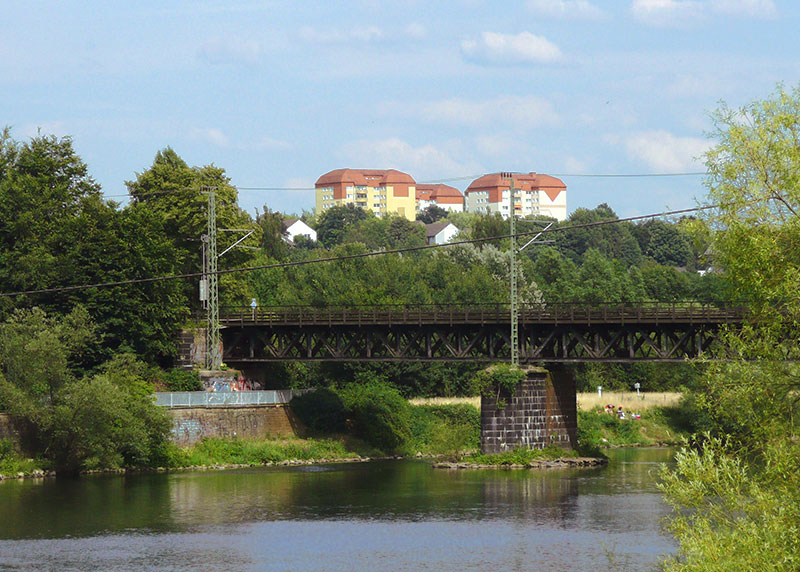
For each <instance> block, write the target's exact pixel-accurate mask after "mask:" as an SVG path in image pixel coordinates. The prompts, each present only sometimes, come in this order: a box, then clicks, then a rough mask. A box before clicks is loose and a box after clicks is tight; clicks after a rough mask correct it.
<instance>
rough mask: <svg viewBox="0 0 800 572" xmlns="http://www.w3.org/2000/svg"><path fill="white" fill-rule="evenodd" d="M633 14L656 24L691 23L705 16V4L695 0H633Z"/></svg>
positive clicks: (644, 20) (648, 22)
mask: <svg viewBox="0 0 800 572" xmlns="http://www.w3.org/2000/svg"><path fill="white" fill-rule="evenodd" d="M631 12H632V13H633V16H634V17H635V18H636V19H638V20H641V21H642V22H645V23H647V24H651V25H654V26H674V25H685V24H689V23H691V22H693V21H695V20H697V19H699V18H701V17H702V16H703V4H702V3H701V2H696V1H694V0H633V3H632V4H631Z"/></svg>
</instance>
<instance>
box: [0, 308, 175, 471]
mask: <svg viewBox="0 0 800 572" xmlns="http://www.w3.org/2000/svg"><path fill="white" fill-rule="evenodd" d="M94 335H95V334H94V327H93V325H92V323H91V322H90V321H89V319H88V316H87V314H86V312H85V311H82V310H81V309H80V308H76V309H75V310H73V311H72V312H71V313H70V314H69V315H67V316H65V317H64V318H53V317H50V316H48V315H47V314H45V313H44V312H43V311H42V310H39V309H37V308H35V309H33V310H30V311H23V310H18V311H16V312H15V313H14V315H13V316H12V317H11V318H10V319H9V320H8V321H6V322H4V323H2V324H0V410H5V411H7V412H8V413H9V414H11V416H12V419H13V420H14V422H15V424H16V425H17V428H18V429H19V430H20V433H21V437H22V446H23V448H24V449H26V450H27V451H29V452H30V453H32V454H34V455H37V456H40V457H42V458H43V459H45V460H46V461H47V464H49V465H50V466H52V467H53V468H54V469H55V470H56V471H58V472H60V473H77V472H79V471H81V470H84V469H94V468H107V467H131V466H153V465H157V464H159V463H160V462H161V460H162V459H163V458H164V454H165V451H166V447H167V436H168V434H169V430H170V428H171V424H170V421H169V418H168V417H167V414H166V412H165V411H164V410H163V409H160V408H158V407H156V406H155V404H154V403H153V402H152V399H151V397H150V395H151V394H152V392H153V386H152V384H150V383H149V382H148V381H146V380H145V379H143V377H142V373H143V372H144V371H146V370H147V366H146V365H145V364H143V363H142V362H140V361H138V360H136V359H135V358H133V357H131V356H125V355H118V356H115V357H114V358H113V359H112V360H111V361H110V362H108V363H106V364H105V365H104V366H102V367H101V368H99V369H98V370H97V371H96V372H94V373H91V374H89V373H85V371H84V370H83V368H82V363H81V353H82V351H83V349H84V348H85V347H86V346H90V345H91V343H90V342H91V339H92V337H93V336H94Z"/></svg>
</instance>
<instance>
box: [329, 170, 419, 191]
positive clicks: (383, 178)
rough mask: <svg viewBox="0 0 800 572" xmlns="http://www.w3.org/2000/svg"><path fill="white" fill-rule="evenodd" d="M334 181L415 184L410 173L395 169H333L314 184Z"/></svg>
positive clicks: (331, 183)
mask: <svg viewBox="0 0 800 572" xmlns="http://www.w3.org/2000/svg"><path fill="white" fill-rule="evenodd" d="M336 183H351V184H353V185H359V186H362V185H366V186H370V187H382V186H385V185H393V184H407V185H415V184H416V183H415V181H414V179H413V178H412V177H411V175H409V174H407V173H403V172H402V171H397V170H395V169H383V170H379V169H335V170H333V171H330V172H328V173H325V174H324V175H322V176H321V177H320V178H319V179H317V182H316V184H315V186H317V187H325V186H328V185H334V184H336Z"/></svg>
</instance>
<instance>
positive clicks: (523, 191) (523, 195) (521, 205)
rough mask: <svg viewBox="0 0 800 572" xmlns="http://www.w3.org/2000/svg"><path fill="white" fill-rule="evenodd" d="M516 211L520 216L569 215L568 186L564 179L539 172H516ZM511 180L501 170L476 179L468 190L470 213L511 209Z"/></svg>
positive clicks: (505, 212) (500, 211)
mask: <svg viewBox="0 0 800 572" xmlns="http://www.w3.org/2000/svg"><path fill="white" fill-rule="evenodd" d="M512 178H513V181H514V212H515V213H516V215H517V216H518V217H526V216H535V215H544V216H549V217H553V218H555V219H556V220H564V219H566V218H567V186H566V185H565V184H564V181H562V180H561V179H557V178H556V177H551V176H550V175H542V174H539V173H513V174H512ZM510 188H511V180H510V179H508V178H505V177H504V176H503V175H502V174H501V173H491V174H488V175H484V176H482V177H480V178H478V179H475V180H474V181H472V183H471V184H470V185H469V187H467V190H466V191H464V195H465V200H464V204H465V207H466V210H467V212H474V213H489V214H491V213H500V214H501V215H502V216H503V218H508V215H509V213H510V212H511V208H510V206H511V202H510V197H509V193H510Z"/></svg>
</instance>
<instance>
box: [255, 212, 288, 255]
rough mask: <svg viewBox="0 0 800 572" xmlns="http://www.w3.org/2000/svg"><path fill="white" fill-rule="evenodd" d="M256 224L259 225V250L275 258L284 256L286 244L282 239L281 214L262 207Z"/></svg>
mask: <svg viewBox="0 0 800 572" xmlns="http://www.w3.org/2000/svg"><path fill="white" fill-rule="evenodd" d="M256 224H258V226H259V227H261V244H260V245H259V246H261V251H262V252H263V253H264V254H266V255H267V256H269V257H270V258H274V259H275V260H282V259H284V258H285V257H286V253H287V250H288V245H287V244H286V240H284V231H283V215H282V214H281V213H279V212H273V211H270V210H269V209H267V207H266V206H265V207H264V212H263V213H262V214H260V215H258V217H257V218H256Z"/></svg>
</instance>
